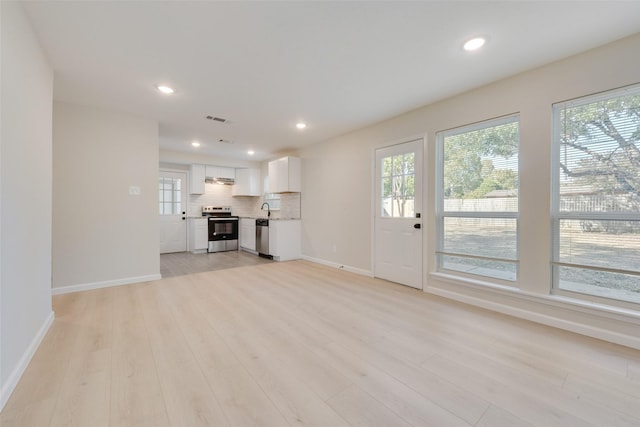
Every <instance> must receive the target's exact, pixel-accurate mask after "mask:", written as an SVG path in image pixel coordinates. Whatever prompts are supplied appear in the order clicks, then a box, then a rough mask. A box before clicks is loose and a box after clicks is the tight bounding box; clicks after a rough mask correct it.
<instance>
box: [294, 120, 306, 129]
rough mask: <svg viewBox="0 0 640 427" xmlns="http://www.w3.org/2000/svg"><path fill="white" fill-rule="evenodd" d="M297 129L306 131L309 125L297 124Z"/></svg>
mask: <svg viewBox="0 0 640 427" xmlns="http://www.w3.org/2000/svg"><path fill="white" fill-rule="evenodd" d="M296 127H297V128H298V129H304V128H306V127H307V124H306V123H302V122H300V123H297V124H296Z"/></svg>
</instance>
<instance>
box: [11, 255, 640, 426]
mask: <svg viewBox="0 0 640 427" xmlns="http://www.w3.org/2000/svg"><path fill="white" fill-rule="evenodd" d="M54 309H55V312H56V320H55V322H54V324H53V325H52V327H51V329H50V331H49V333H48V334H47V336H46V338H45V339H44V341H43V343H42V345H41V347H40V348H39V350H38V351H37V353H36V355H35V357H34V359H33V361H32V362H31V364H30V366H29V368H28V369H27V371H26V373H25V374H24V376H23V378H22V380H21V381H20V383H19V384H18V386H17V388H16V390H15V392H14V394H13V396H12V397H11V399H10V400H9V402H8V403H7V406H6V407H5V409H4V411H3V412H2V414H1V415H0V421H1V422H0V425H2V427H9V426H21V427H26V426H39V427H40V426H91V427H95V426H154V427H155V426H180V427H190V426H225V425H231V426H252V425H264V426H288V425H317V426H331V427H334V426H346V425H353V426H409V425H413V426H424V425H432V426H468V425H475V426H528V425H538V426H563V427H566V426H586V425H598V426H638V425H640V374H639V373H640V351H636V350H633V349H629V348H625V347H621V346H617V345H613V344H609V343H605V342H602V341H598V340H595V339H590V338H586V337H582V336H579V335H575V334H571V333H568V332H564V331H560V330H557V329H553V328H549V327H545V326H541V325H537V324H534V323H530V322H527V321H523V320H518V319H515V318H512V317H508V316H503V315H500V314H496V313H492V312H489V311H485V310H481V309H477V308H473V307H470V306H466V305H463V304H459V303H455V302H452V301H448V300H445V299H442V298H438V297H434V296H430V295H428V294H424V293H422V292H420V291H416V290H413V289H410V288H406V287H402V286H399V285H394V284H391V283H388V282H385V281H381V280H375V279H370V278H367V277H363V276H358V275H354V274H351V273H348V272H345V271H342V270H337V269H331V268H328V267H324V266H320V265H317V264H312V263H309V262H305V261H295V262H286V263H269V264H264V265H257V266H249V267H242V268H235V269H226V270H218V271H214V272H207V273H198V274H191V275H186V276H180V277H174V278H169V279H163V280H159V281H155V282H148V283H142V284H137V285H129V286H120V287H113V288H108V289H101V290H95V291H87V292H79V293H74V294H66V295H59V296H55V297H54Z"/></svg>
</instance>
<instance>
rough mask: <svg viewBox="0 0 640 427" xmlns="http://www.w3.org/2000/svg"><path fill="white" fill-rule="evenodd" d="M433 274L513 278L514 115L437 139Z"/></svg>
mask: <svg viewBox="0 0 640 427" xmlns="http://www.w3.org/2000/svg"><path fill="white" fill-rule="evenodd" d="M437 144H438V159H439V160H438V168H439V169H438V207H437V227H438V241H437V245H436V256H437V262H438V270H440V271H452V272H457V273H461V274H463V275H470V276H485V277H490V278H495V279H500V280H503V281H506V284H509V282H512V281H515V280H516V279H517V273H518V145H519V118H518V116H509V117H503V118H500V119H495V120H490V121H486V122H482V123H479V124H475V125H470V126H465V127H461V128H457V129H452V130H449V131H446V132H441V133H439V134H438V138H437Z"/></svg>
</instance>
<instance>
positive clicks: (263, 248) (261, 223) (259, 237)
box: [256, 219, 273, 259]
mask: <svg viewBox="0 0 640 427" xmlns="http://www.w3.org/2000/svg"><path fill="white" fill-rule="evenodd" d="M256 249H257V250H258V255H260V256H261V257H263V258H269V259H273V256H272V255H270V254H269V220H268V219H256Z"/></svg>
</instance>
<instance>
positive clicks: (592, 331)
mask: <svg viewBox="0 0 640 427" xmlns="http://www.w3.org/2000/svg"><path fill="white" fill-rule="evenodd" d="M425 292H428V293H432V294H434V295H438V296H441V297H444V298H448V299H452V300H455V301H460V302H463V303H465V304H469V305H474V306H476V307H481V308H486V309H487V310H491V311H496V312H498V313H503V314H507V315H509V316H514V317H518V318H520V319H525V320H530V321H532V322H536V323H541V324H543V325H547V326H553V327H555V328H559V329H564V330H565V331H570V332H575V333H577V334H581V335H586V336H588V337H592V338H597V339H601V340H604V341H609V342H612V343H615V344H620V345H624V346H626V347H631V348H635V349H640V339H639V338H637V337H634V336H630V335H626V334H621V333H617V332H615V331H612V330H608V329H602V328H598V327H594V326H590V325H585V324H583V323H577V322H572V321H571V320H567V319H562V318H560V317H554V316H549V315H546V314H542V313H536V312H535V311H531V310H525V309H522V308H518V307H513V306H510V305H505V304H501V303H497V302H493V301H488V300H485V299H482V298H476V297H473V296H470V295H465V294H462V293H458V292H453V291H449V290H446V289H441V288H435V287H427V288H425ZM541 304H543V302H541ZM593 315H596V313H593Z"/></svg>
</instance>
